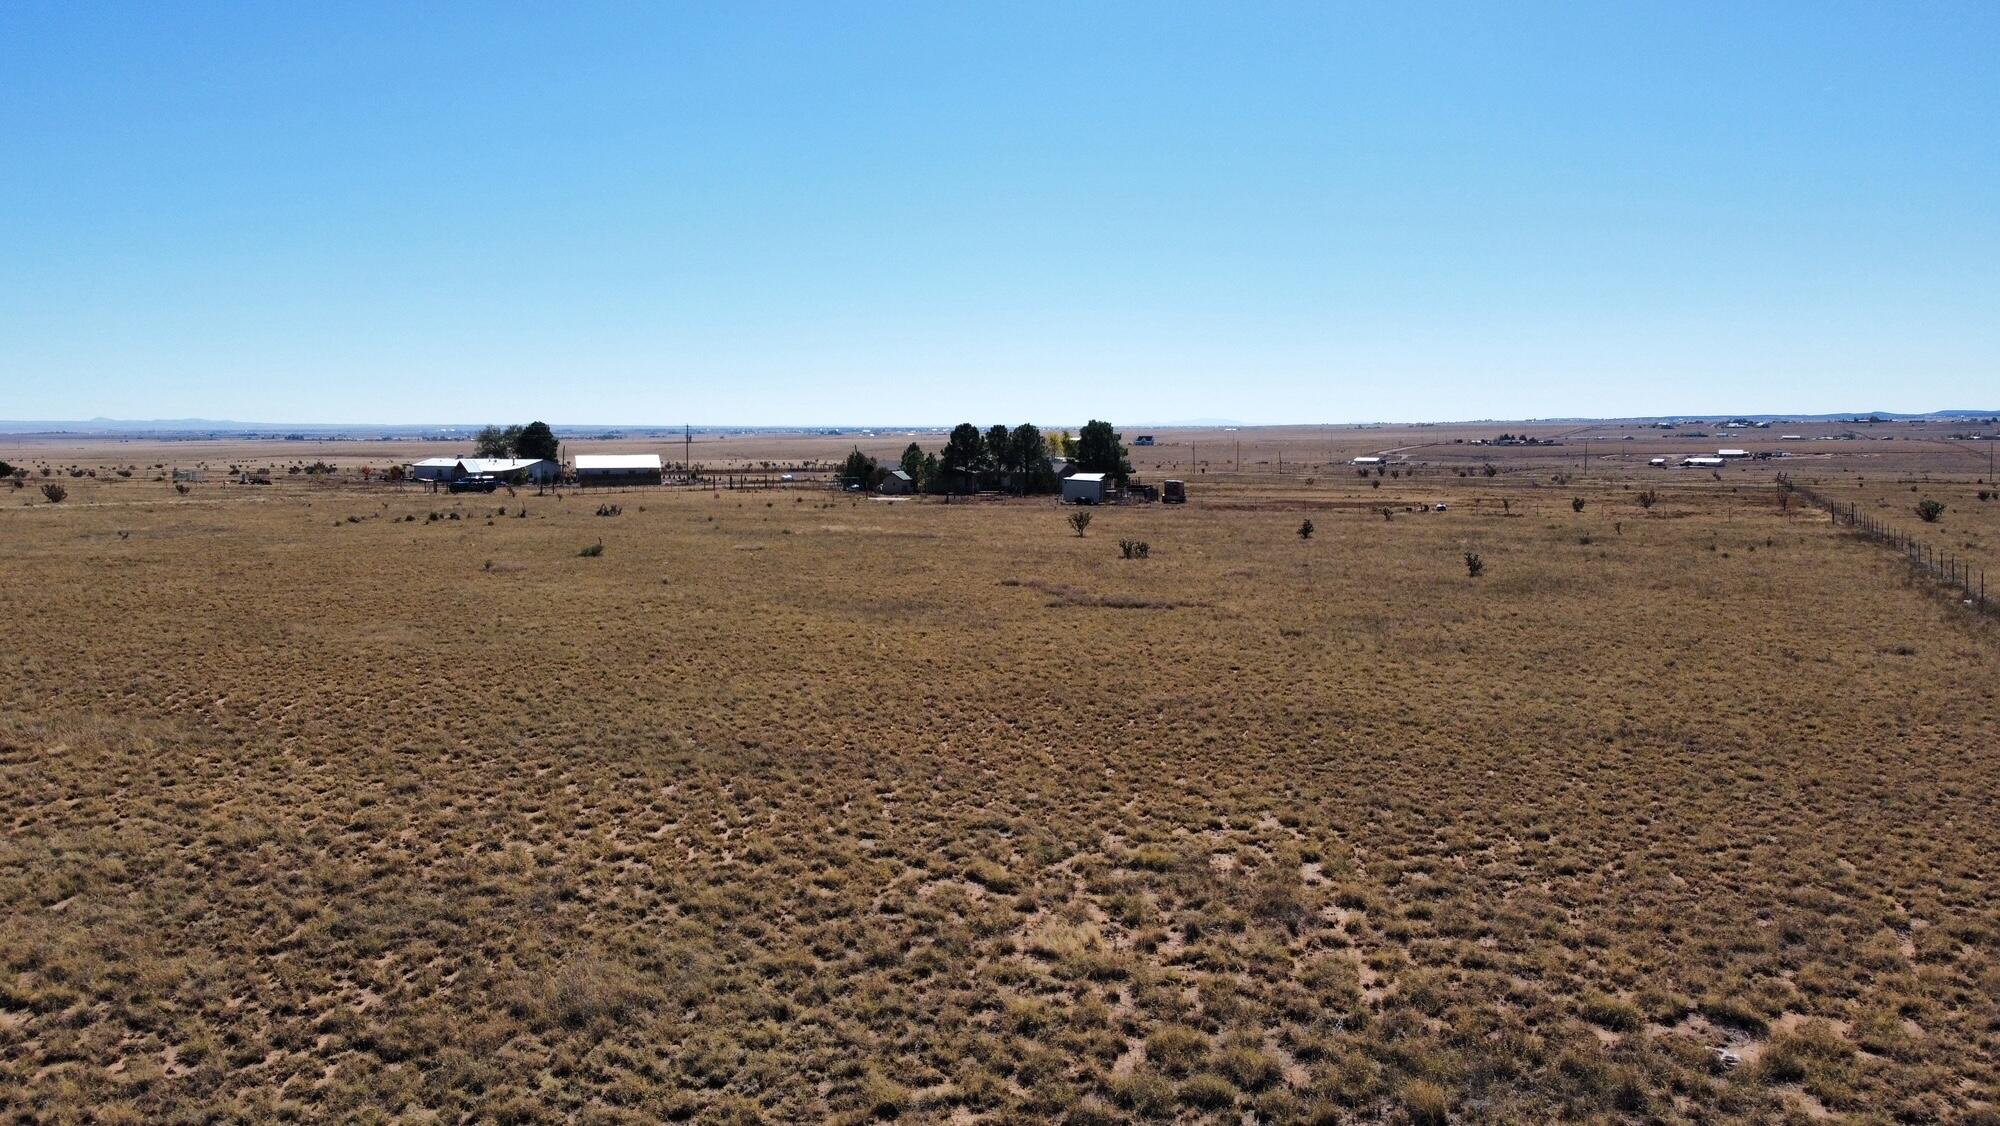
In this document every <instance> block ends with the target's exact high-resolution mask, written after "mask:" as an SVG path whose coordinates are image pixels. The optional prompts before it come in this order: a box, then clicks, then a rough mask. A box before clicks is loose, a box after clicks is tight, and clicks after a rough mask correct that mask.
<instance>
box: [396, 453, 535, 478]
mask: <svg viewBox="0 0 2000 1126" xmlns="http://www.w3.org/2000/svg"><path fill="white" fill-rule="evenodd" d="M561 472H562V468H561V467H560V466H558V465H557V464H556V463H555V462H553V461H549V460H547V459H546V458H532V457H427V458H425V459H423V460H422V461H416V462H411V463H410V469H409V474H408V476H409V478H410V480H412V481H447V482H449V481H456V480H458V479H459V478H460V477H498V478H500V479H501V480H503V481H505V480H510V479H512V478H514V477H515V476H517V475H518V476H519V477H520V478H521V479H522V480H526V481H533V482H535V483H537V484H545V483H547V482H549V481H553V480H555V479H556V478H557V477H558V476H559V475H560V474H561Z"/></svg>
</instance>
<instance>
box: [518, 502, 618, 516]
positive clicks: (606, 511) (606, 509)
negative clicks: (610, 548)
mask: <svg viewBox="0 0 2000 1126" xmlns="http://www.w3.org/2000/svg"><path fill="white" fill-rule="evenodd" d="M624 511H625V510H624V509H622V508H620V507H618V506H617V505H615V504H600V505H598V506H597V514H598V515H599V516H616V515H618V514H619V513H621V512H624ZM506 514H507V510H506V509H504V508H503V509H501V510H500V515H502V516H505V515H506Z"/></svg>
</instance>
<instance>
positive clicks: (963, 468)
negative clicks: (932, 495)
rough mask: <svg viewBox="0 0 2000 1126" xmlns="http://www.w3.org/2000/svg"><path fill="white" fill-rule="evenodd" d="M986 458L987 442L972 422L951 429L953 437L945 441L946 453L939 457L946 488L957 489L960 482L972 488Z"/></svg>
mask: <svg viewBox="0 0 2000 1126" xmlns="http://www.w3.org/2000/svg"><path fill="white" fill-rule="evenodd" d="M985 456H986V441H985V439H983V438H981V437H980V436H979V428H978V427H977V426H974V425H973V424H971V423H970V422H961V423H959V424H958V425H957V426H954V427H952V428H951V437H949V438H947V439H945V444H944V451H943V452H942V453H941V454H940V455H939V456H938V469H939V470H940V471H941V472H942V473H943V474H944V475H945V478H946V480H945V487H946V488H957V487H959V485H960V482H964V483H965V485H967V486H971V485H973V484H975V483H976V481H977V477H978V474H979V468H980V462H981V461H983V460H984V459H985Z"/></svg>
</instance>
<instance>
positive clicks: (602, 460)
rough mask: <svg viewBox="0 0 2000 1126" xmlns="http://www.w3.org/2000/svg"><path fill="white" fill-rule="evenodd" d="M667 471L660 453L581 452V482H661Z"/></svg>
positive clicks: (578, 479) (578, 468)
mask: <svg viewBox="0 0 2000 1126" xmlns="http://www.w3.org/2000/svg"><path fill="white" fill-rule="evenodd" d="M663 476H664V471H663V470H662V468H661V465H660V455H659V454H578V455H576V483H577V484H579V485H657V484H659V483H660V481H661V479H662V477H663Z"/></svg>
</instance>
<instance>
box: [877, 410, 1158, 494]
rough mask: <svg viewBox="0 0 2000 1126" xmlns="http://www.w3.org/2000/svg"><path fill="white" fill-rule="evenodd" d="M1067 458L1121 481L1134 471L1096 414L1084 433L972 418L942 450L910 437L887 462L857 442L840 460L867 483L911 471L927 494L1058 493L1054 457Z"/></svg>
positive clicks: (950, 436)
mask: <svg viewBox="0 0 2000 1126" xmlns="http://www.w3.org/2000/svg"><path fill="white" fill-rule="evenodd" d="M1057 457H1068V458H1070V459H1071V460H1072V462H1073V463H1074V466H1075V468H1076V470H1077V472H1079V473H1103V474H1106V475H1108V476H1109V477H1110V478H1111V479H1112V480H1113V481H1115V482H1116V483H1117V484H1119V485H1121V486H1122V485H1124V484H1125V482H1126V481H1127V480H1128V479H1130V477H1131V475H1132V463H1131V462H1130V461H1128V460H1126V456H1125V446H1124V444H1123V443H1121V442H1120V441H1119V435H1118V432H1117V431H1115V430H1113V429H1112V428H1111V424H1110V423H1108V422H1100V421H1098V420H1096V419H1092V420H1091V421H1090V422H1089V423H1088V424H1086V425H1085V426H1084V428H1083V430H1082V432H1081V433H1080V434H1079V435H1077V436H1076V437H1074V438H1073V437H1071V436H1070V434H1069V432H1068V431H1063V432H1061V433H1058V434H1043V433H1042V431H1041V429H1040V428H1039V427H1037V426H1035V425H1034V424H1033V423H1027V422H1024V423H1022V424H1021V425H1019V426H1016V427H1013V428H1011V429H1010V428H1008V427H1006V426H1004V425H999V424H995V425H993V426H989V427H987V428H986V429H985V430H981V429H979V427H977V426H974V425H973V424H972V423H970V422H961V423H959V424H958V425H957V426H954V427H952V430H951V433H950V434H948V435H946V436H945V443H944V447H943V448H942V449H939V450H937V451H935V452H928V451H926V450H925V449H924V448H923V447H922V446H920V445H918V444H917V443H915V442H911V443H910V444H909V446H908V447H906V448H905V449H904V450H903V454H902V456H901V457H899V458H897V459H896V463H895V464H894V465H893V466H886V467H885V466H882V465H879V464H877V462H876V460H875V459H874V458H872V457H869V456H868V455H867V454H865V453H862V452H861V450H860V449H859V448H858V447H857V448H855V449H854V450H853V451H852V452H850V453H849V454H848V455H847V460H846V461H845V462H844V463H842V465H841V471H840V473H841V477H842V478H843V479H845V480H846V481H848V482H849V483H852V484H859V485H860V486H861V487H862V488H865V489H872V488H875V487H876V486H878V485H880V484H881V483H882V479H883V478H884V477H885V476H887V475H888V473H889V470H890V469H900V470H902V471H903V472H904V473H906V474H908V475H909V477H910V481H911V483H912V484H913V485H914V486H915V487H916V488H917V489H918V490H919V491H921V492H926V493H972V492H978V491H979V490H981V489H1000V490H1003V491H1006V492H1010V493H1014V494H1016V495H1017V496H1027V495H1029V494H1036V493H1053V492H1056V491H1057V490H1059V489H1061V488H1062V479H1061V478H1060V477H1058V476H1056V469H1055V464H1054V459H1055V458H1057Z"/></svg>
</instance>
